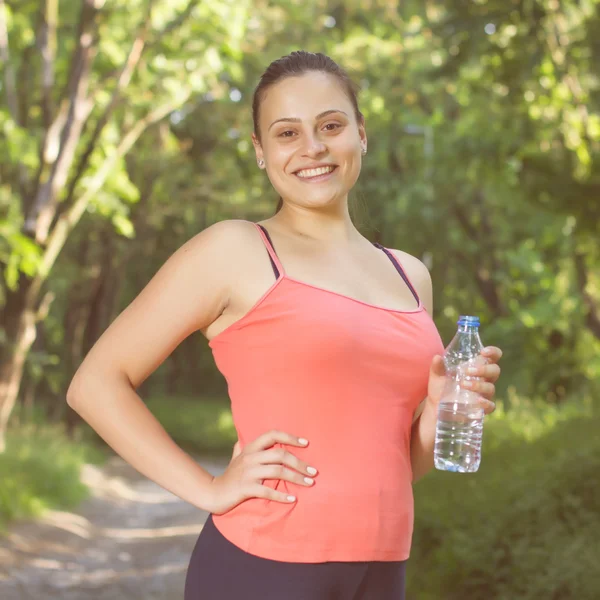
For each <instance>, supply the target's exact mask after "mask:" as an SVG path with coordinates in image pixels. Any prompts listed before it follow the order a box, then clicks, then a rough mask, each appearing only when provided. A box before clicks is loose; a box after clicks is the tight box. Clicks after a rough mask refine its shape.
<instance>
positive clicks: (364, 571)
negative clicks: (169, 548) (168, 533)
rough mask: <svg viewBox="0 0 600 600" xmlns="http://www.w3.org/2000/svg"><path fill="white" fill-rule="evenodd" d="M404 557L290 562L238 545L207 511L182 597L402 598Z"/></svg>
mask: <svg viewBox="0 0 600 600" xmlns="http://www.w3.org/2000/svg"><path fill="white" fill-rule="evenodd" d="M405 570H406V561H395V562H325V563H290V562H282V561H277V560H270V559H266V558H262V557H259V556H254V555H253V554H249V553H247V552H245V551H244V550H242V549H241V548H238V547H237V546H236V545H234V544H232V543H231V542H230V541H229V540H228V539H227V538H225V537H224V536H223V535H222V534H221V532H220V531H219V530H218V529H217V528H216V527H215V525H214V523H213V521H212V516H211V515H209V517H208V519H207V521H206V524H205V525H204V528H203V529H202V531H201V533H200V536H199V537H198V540H197V542H196V545H195V547H194V550H193V552H192V557H191V559H190V563H189V566H188V570H187V575H186V580H185V600H404V575H405Z"/></svg>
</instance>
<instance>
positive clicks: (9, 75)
mask: <svg viewBox="0 0 600 600" xmlns="http://www.w3.org/2000/svg"><path fill="white" fill-rule="evenodd" d="M6 11H7V8H6V5H5V4H4V0H0V60H2V62H3V63H4V87H5V90H6V102H7V104H8V110H9V111H10V114H11V116H12V118H13V121H14V122H15V123H17V124H19V122H20V119H19V103H18V100H17V90H16V83H15V72H14V69H13V65H12V62H11V60H10V50H9V47H8V29H7V27H6Z"/></svg>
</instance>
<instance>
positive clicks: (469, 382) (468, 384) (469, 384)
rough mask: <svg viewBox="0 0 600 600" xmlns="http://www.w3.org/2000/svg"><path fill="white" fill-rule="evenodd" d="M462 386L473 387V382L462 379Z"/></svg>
mask: <svg viewBox="0 0 600 600" xmlns="http://www.w3.org/2000/svg"><path fill="white" fill-rule="evenodd" d="M462 386H463V387H466V388H472V387H473V382H472V381H463V382H462Z"/></svg>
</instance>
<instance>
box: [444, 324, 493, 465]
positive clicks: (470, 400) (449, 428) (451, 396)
mask: <svg viewBox="0 0 600 600" xmlns="http://www.w3.org/2000/svg"><path fill="white" fill-rule="evenodd" d="M482 350H483V344H482V343H481V339H480V337H479V317H470V316H461V317H460V318H459V319H458V331H457V332H456V335H455V336H454V338H453V339H452V341H451V342H450V344H449V345H448V347H447V348H446V351H445V353H444V363H445V365H446V376H447V382H446V387H445V389H444V392H443V394H442V399H441V401H440V404H439V408H438V418H437V426H436V432H435V451H434V461H435V468H436V469H439V470H440V471H453V472H455V473H474V472H475V471H477V469H478V468H479V464H480V462H481V438H482V434H483V417H484V410H483V407H482V406H481V404H480V403H479V401H478V398H479V394H477V393H476V392H472V391H470V390H466V389H464V388H462V387H460V382H461V381H463V380H478V379H481V377H474V376H472V375H468V374H467V372H466V370H467V369H468V368H469V367H472V366H481V365H483V364H485V363H486V362H487V361H486V359H485V358H484V357H483V356H481V355H480V353H481V351H482Z"/></svg>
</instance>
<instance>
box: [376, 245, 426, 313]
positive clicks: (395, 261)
mask: <svg viewBox="0 0 600 600" xmlns="http://www.w3.org/2000/svg"><path fill="white" fill-rule="evenodd" d="M373 245H374V246H375V247H376V248H379V249H380V250H383V251H384V252H385V253H386V254H387V256H388V258H389V259H390V260H391V261H392V263H393V265H394V266H395V267H396V271H398V273H400V275H401V276H402V279H404V282H405V283H406V285H407V286H408V287H409V289H410V291H411V292H412V295H413V296H414V297H415V300H416V301H417V303H418V304H419V306H421V300H420V298H419V295H418V294H417V292H416V290H415V288H414V287H413V284H412V283H411V282H410V279H409V278H408V275H407V274H406V273H405V272H404V269H403V268H402V265H401V264H400V261H399V260H398V259H397V258H396V257H395V256H394V254H393V253H392V252H390V251H389V250H388V249H387V248H385V247H384V246H382V245H381V244H378V243H377V242H374V243H373Z"/></svg>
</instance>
